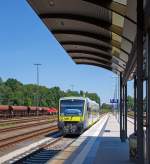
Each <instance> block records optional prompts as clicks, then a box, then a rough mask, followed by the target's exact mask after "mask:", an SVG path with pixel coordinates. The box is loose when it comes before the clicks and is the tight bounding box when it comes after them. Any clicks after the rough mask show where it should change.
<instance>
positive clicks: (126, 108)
mask: <svg viewBox="0 0 150 164" xmlns="http://www.w3.org/2000/svg"><path fill="white" fill-rule="evenodd" d="M127 112H128V107H127V84H126V85H125V138H126V139H127Z"/></svg>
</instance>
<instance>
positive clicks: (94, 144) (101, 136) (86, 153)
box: [48, 114, 133, 164]
mask: <svg viewBox="0 0 150 164" xmlns="http://www.w3.org/2000/svg"><path fill="white" fill-rule="evenodd" d="M128 125H129V127H128V128H130V130H129V131H128V132H129V133H132V130H131V129H133V124H131V123H129V124H128ZM119 130H120V128H119V122H118V120H117V119H116V117H115V116H114V115H112V114H108V115H106V116H104V117H103V118H102V119H100V121H98V122H97V123H96V124H95V125H94V126H92V127H91V128H90V129H88V130H87V131H86V132H85V133H83V134H82V135H81V136H80V137H79V138H78V139H77V140H76V141H75V142H74V143H72V144H71V145H70V146H69V147H68V148H66V149H65V150H64V151H63V152H60V153H59V154H58V155H57V156H55V157H54V158H53V159H52V160H50V161H49V162H48V163H50V164H62V163H65V164H131V162H130V160H129V148H128V141H126V142H124V143H122V142H121V140H120V138H119V135H120V132H119ZM128 135H129V134H128Z"/></svg>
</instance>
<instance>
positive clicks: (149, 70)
mask: <svg viewBox="0 0 150 164" xmlns="http://www.w3.org/2000/svg"><path fill="white" fill-rule="evenodd" d="M147 42H148V44H147V51H148V52H147V78H148V79H147V94H146V99H147V142H146V143H147V144H146V147H147V155H146V156H147V158H148V159H147V163H150V146H149V143H150V30H149V31H148V34H147Z"/></svg>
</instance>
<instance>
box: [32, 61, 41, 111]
mask: <svg viewBox="0 0 150 164" xmlns="http://www.w3.org/2000/svg"><path fill="white" fill-rule="evenodd" d="M34 65H35V66H36V74H37V76H36V77H37V87H39V66H41V64H34ZM36 97H37V98H36V108H37V109H38V106H39V88H38V89H37V95H36Z"/></svg>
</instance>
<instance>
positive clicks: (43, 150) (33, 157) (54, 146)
mask: <svg viewBox="0 0 150 164" xmlns="http://www.w3.org/2000/svg"><path fill="white" fill-rule="evenodd" d="M74 140H75V138H64V137H62V136H61V137H58V138H55V139H53V140H52V141H50V142H48V143H46V144H43V145H41V146H40V147H39V148H38V149H36V148H35V149H34V150H32V152H30V154H29V155H27V156H25V157H23V158H21V159H20V160H17V161H15V160H16V159H14V160H13V161H12V160H11V161H10V162H9V163H13V164H20V163H23V164H31V163H32V164H37V163H38V164H44V163H46V162H48V161H49V160H50V159H51V158H53V157H54V156H55V155H57V154H58V153H59V152H60V151H63V150H64V149H65V148H66V147H68V146H69V145H70V144H71V143H72V142H74ZM18 158H19V157H17V159H18Z"/></svg>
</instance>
